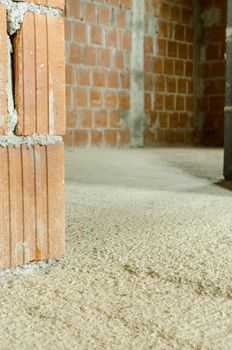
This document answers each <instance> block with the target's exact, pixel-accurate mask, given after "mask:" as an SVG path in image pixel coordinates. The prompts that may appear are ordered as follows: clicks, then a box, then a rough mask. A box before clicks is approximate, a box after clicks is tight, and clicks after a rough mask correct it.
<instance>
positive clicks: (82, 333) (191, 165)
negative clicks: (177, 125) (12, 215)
mask: <svg viewBox="0 0 232 350" xmlns="http://www.w3.org/2000/svg"><path fill="white" fill-rule="evenodd" d="M66 163H67V164H66V169H67V171H66V177H67V185H66V211H67V256H66V258H65V259H64V260H62V261H61V262H59V263H55V264H54V266H51V267H46V266H45V267H43V266H41V267H40V268H36V267H28V268H27V269H24V270H21V269H17V270H14V272H12V273H9V274H7V275H6V274H2V275H1V276H0V284H1V292H0V293H1V296H0V310H1V312H0V349H1V350H4V349H10V350H13V349H17V350H18V349H26V350H30V349H33V350H36V349H46V350H47V349H62V350H63V349H64V350H65V349H78V350H79V349H83V350H86V349H90V350H94V349H99V350H104V349H110V350H112V349H115V350H121V349H122V350H127V349H135V350H142V349H143V350H148V349H161V350H162V349H198V350H200V349H210V350H214V349H215V350H220V349H228V350H229V349H230V350H231V349H232V234H231V233H232V232H231V231H232V214H231V213H232V192H231V190H232V186H229V185H228V184H226V183H224V182H222V181H221V179H222V176H221V173H222V151H221V150H210V149H208V150H202V149H198V150H196V149H195V150H193V149H185V150H184V149H153V150H151V149H146V150H129V151H128V150H122V151H110V150H102V151H78V152H76V153H72V152H70V153H67V154H66Z"/></svg>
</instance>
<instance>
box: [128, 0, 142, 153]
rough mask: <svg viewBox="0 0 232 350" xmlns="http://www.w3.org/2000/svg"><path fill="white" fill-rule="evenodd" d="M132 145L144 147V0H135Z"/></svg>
mask: <svg viewBox="0 0 232 350" xmlns="http://www.w3.org/2000/svg"><path fill="white" fill-rule="evenodd" d="M130 105H131V107H130V132H131V146H132V147H143V145H144V140H143V129H144V0H134V1H133V25H132V51H131V98H130Z"/></svg>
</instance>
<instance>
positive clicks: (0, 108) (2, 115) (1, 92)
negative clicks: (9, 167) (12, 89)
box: [0, 4, 7, 135]
mask: <svg viewBox="0 0 232 350" xmlns="http://www.w3.org/2000/svg"><path fill="white" fill-rule="evenodd" d="M0 18H1V21H0V134H1V135H4V134H6V133H7V25H6V6H5V5H3V4H0Z"/></svg>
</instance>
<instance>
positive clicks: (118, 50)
mask: <svg viewBox="0 0 232 350" xmlns="http://www.w3.org/2000/svg"><path fill="white" fill-rule="evenodd" d="M131 3H132V0H96V1H82V0H75V1H73V0H67V4H66V20H65V21H66V98H67V135H66V143H67V145H68V146H87V145H93V146H101V145H106V146H123V145H125V144H128V143H129V131H128V117H129V108H130V97H129V96H130V90H129V87H130V75H129V73H130V50H131V33H130V25H131Z"/></svg>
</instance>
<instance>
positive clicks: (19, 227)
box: [0, 0, 65, 269]
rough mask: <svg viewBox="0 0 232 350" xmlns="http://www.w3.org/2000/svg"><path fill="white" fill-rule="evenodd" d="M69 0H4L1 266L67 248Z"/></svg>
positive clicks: (0, 27)
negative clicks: (66, 11)
mask: <svg viewBox="0 0 232 350" xmlns="http://www.w3.org/2000/svg"><path fill="white" fill-rule="evenodd" d="M63 9H64V0H30V1H29V0H28V1H25V0H24V1H23V0H21V1H18V0H14V1H13V0H7V1H6V0H0V18H1V21H0V50H1V55H0V192H1V197H0V268H1V269H2V268H6V267H12V266H16V265H18V264H26V263H29V262H33V261H40V260H42V259H52V258H59V257H61V256H62V255H63V254H64V245H65V244H64V238H65V234H64V198H63V186H64V147H63V141H62V136H63V135H64V134H65V74H64V68H65V67H64V22H63V18H62V17H61V15H62V10H63Z"/></svg>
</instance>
